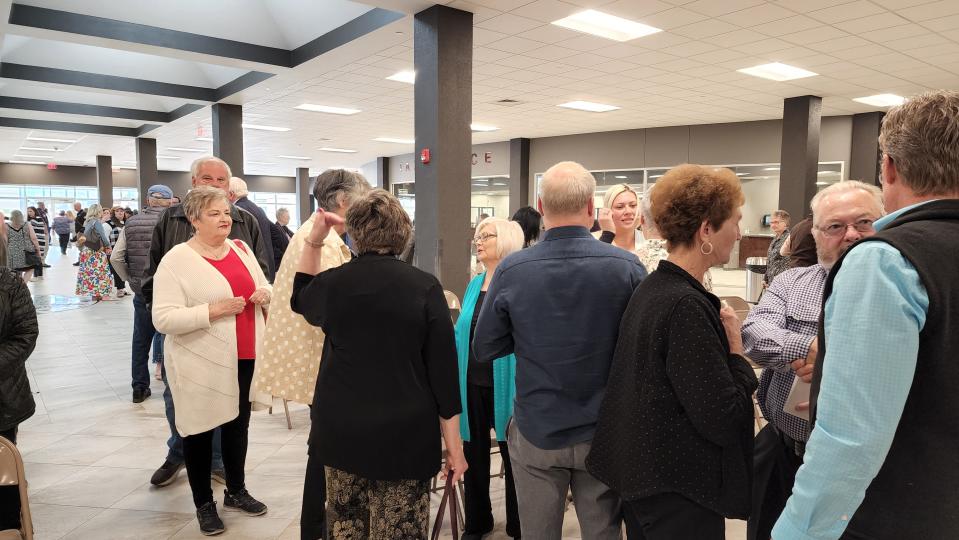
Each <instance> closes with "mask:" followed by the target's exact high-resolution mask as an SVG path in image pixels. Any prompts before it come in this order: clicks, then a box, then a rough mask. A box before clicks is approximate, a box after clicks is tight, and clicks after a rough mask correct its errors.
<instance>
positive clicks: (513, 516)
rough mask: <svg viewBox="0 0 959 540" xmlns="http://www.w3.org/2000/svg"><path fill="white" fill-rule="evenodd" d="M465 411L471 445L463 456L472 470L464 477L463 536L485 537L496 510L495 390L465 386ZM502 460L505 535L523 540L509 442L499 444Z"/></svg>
mask: <svg viewBox="0 0 959 540" xmlns="http://www.w3.org/2000/svg"><path fill="white" fill-rule="evenodd" d="M466 407H467V411H468V412H469V424H470V425H469V428H470V442H464V443H463V453H464V454H465V455H466V462H467V463H469V469H466V474H464V475H463V487H464V488H465V491H466V493H465V499H466V500H465V501H464V506H465V509H464V510H465V512H466V525H465V527H464V532H467V533H482V532H486V531H488V530H490V529H492V528H493V508H492V504H491V503H490V499H489V481H490V455H489V452H490V447H491V445H492V442H491V441H490V428H492V427H494V426H493V423H494V416H493V389H492V388H490V387H485V386H477V385H475V384H470V383H466ZM498 444H499V451H500V457H501V458H502V459H503V463H504V465H505V469H506V534H508V535H509V536H512V537H513V538H518V537H519V536H520V526H519V510H518V509H517V508H518V507H517V504H516V486H515V484H514V483H513V467H512V466H511V464H510V461H509V448H508V447H507V446H506V441H500V442H499V443H498Z"/></svg>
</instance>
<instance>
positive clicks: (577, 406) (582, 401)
mask: <svg viewBox="0 0 959 540" xmlns="http://www.w3.org/2000/svg"><path fill="white" fill-rule="evenodd" d="M595 189H596V180H595V179H594V178H593V175H591V174H590V173H589V172H588V171H587V170H586V169H584V168H583V167H582V165H580V164H578V163H572V162H563V163H558V164H556V165H554V166H552V167H550V169H549V170H547V171H546V173H545V174H544V175H543V180H542V183H541V185H540V190H541V193H540V197H539V211H540V212H541V213H542V214H543V223H544V224H545V226H546V233H545V234H544V235H543V237H542V238H541V240H540V242H539V243H537V244H536V245H534V246H532V247H530V248H528V249H524V250H522V251H519V252H516V253H514V254H512V255H510V256H508V257H506V259H504V260H503V262H502V263H500V265H499V267H497V269H496V273H495V274H494V276H493V281H492V284H491V285H490V288H489V291H488V292H487V293H486V301H485V302H483V308H482V310H481V311H480V315H479V320H478V321H477V323H476V331H475V333H474V337H473V348H474V350H475V352H476V358H477V360H479V361H480V362H492V361H493V360H494V359H496V358H500V357H503V356H506V355H507V354H510V353H515V354H516V401H515V406H514V413H513V415H514V416H513V420H512V422H510V424H509V427H508V428H507V441H508V443H509V454H510V461H511V462H512V464H513V475H514V477H515V482H516V498H517V503H518V506H519V513H520V523H521V527H522V535H523V538H524V539H526V540H539V539H542V540H554V539H557V538H560V537H561V536H562V528H563V514H564V510H565V505H566V494H567V493H568V492H569V491H570V490H572V492H573V501H574V502H575V504H576V515H577V517H578V518H579V525H580V530H581V531H582V535H583V538H589V539H591V540H619V539H620V538H622V532H621V523H622V518H621V514H620V501H619V497H618V495H616V494H615V493H614V492H613V491H612V490H610V489H609V487H608V486H606V485H605V484H603V483H602V482H600V481H599V480H597V479H596V478H594V477H593V476H592V475H591V474H589V473H588V472H587V471H586V454H588V453H589V449H590V443H591V441H592V439H593V434H594V432H595V431H596V422H597V419H598V416H599V406H600V404H601V403H602V401H603V393H604V391H605V390H606V379H607V378H608V376H609V369H610V365H611V364H612V361H613V349H614V348H615V347H616V338H617V336H618V333H619V321H620V319H621V318H622V316H623V311H625V310H626V305H627V304H628V303H629V298H630V297H631V296H632V294H633V289H635V288H636V287H637V286H638V285H639V282H640V281H642V279H643V278H644V277H646V270H645V269H644V268H643V265H642V264H640V262H639V258H637V257H636V255H634V254H633V253H631V252H629V251H626V250H624V249H620V248H618V247H614V246H612V245H610V244H606V243H603V242H600V241H599V240H597V239H595V238H593V236H592V235H591V234H590V233H589V227H590V226H591V225H592V223H593V192H594V191H595Z"/></svg>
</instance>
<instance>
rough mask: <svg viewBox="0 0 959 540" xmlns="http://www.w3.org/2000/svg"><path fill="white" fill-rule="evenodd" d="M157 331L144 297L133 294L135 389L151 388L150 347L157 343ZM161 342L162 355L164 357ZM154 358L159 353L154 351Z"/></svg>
mask: <svg viewBox="0 0 959 540" xmlns="http://www.w3.org/2000/svg"><path fill="white" fill-rule="evenodd" d="M156 336H157V331H156V329H155V328H153V317H152V316H151V315H150V310H148V309H147V305H146V302H145V301H144V300H143V296H141V295H139V294H136V293H134V294H133V353H132V357H133V389H134V390H136V389H138V388H139V389H143V390H145V389H147V388H150V368H149V360H150V345H151V343H155V342H156V340H155V339H154V338H155V337H156ZM162 343H163V341H162V340H161V341H160V344H161V345H160V347H161V349H160V351H161V352H160V355H161V356H162V355H163V352H162V350H163V349H162V347H163V345H162ZM153 354H154V356H156V354H157V352H156V350H154V352H153Z"/></svg>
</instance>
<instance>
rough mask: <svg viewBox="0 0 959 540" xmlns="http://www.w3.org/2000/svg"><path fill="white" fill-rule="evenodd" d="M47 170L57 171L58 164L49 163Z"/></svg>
mask: <svg viewBox="0 0 959 540" xmlns="http://www.w3.org/2000/svg"><path fill="white" fill-rule="evenodd" d="M47 168H48V169H50V170H51V171H55V170H57V164H56V163H47Z"/></svg>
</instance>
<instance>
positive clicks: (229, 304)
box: [209, 296, 246, 321]
mask: <svg viewBox="0 0 959 540" xmlns="http://www.w3.org/2000/svg"><path fill="white" fill-rule="evenodd" d="M244 308H246V300H245V299H244V298H243V297H242V296H234V297H233V298H227V299H226V300H219V301H217V302H213V303H212V304H210V308H209V309H210V320H211V321H215V320H217V319H220V318H222V317H228V316H230V315H239V314H240V313H241V312H243V309H244Z"/></svg>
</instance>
